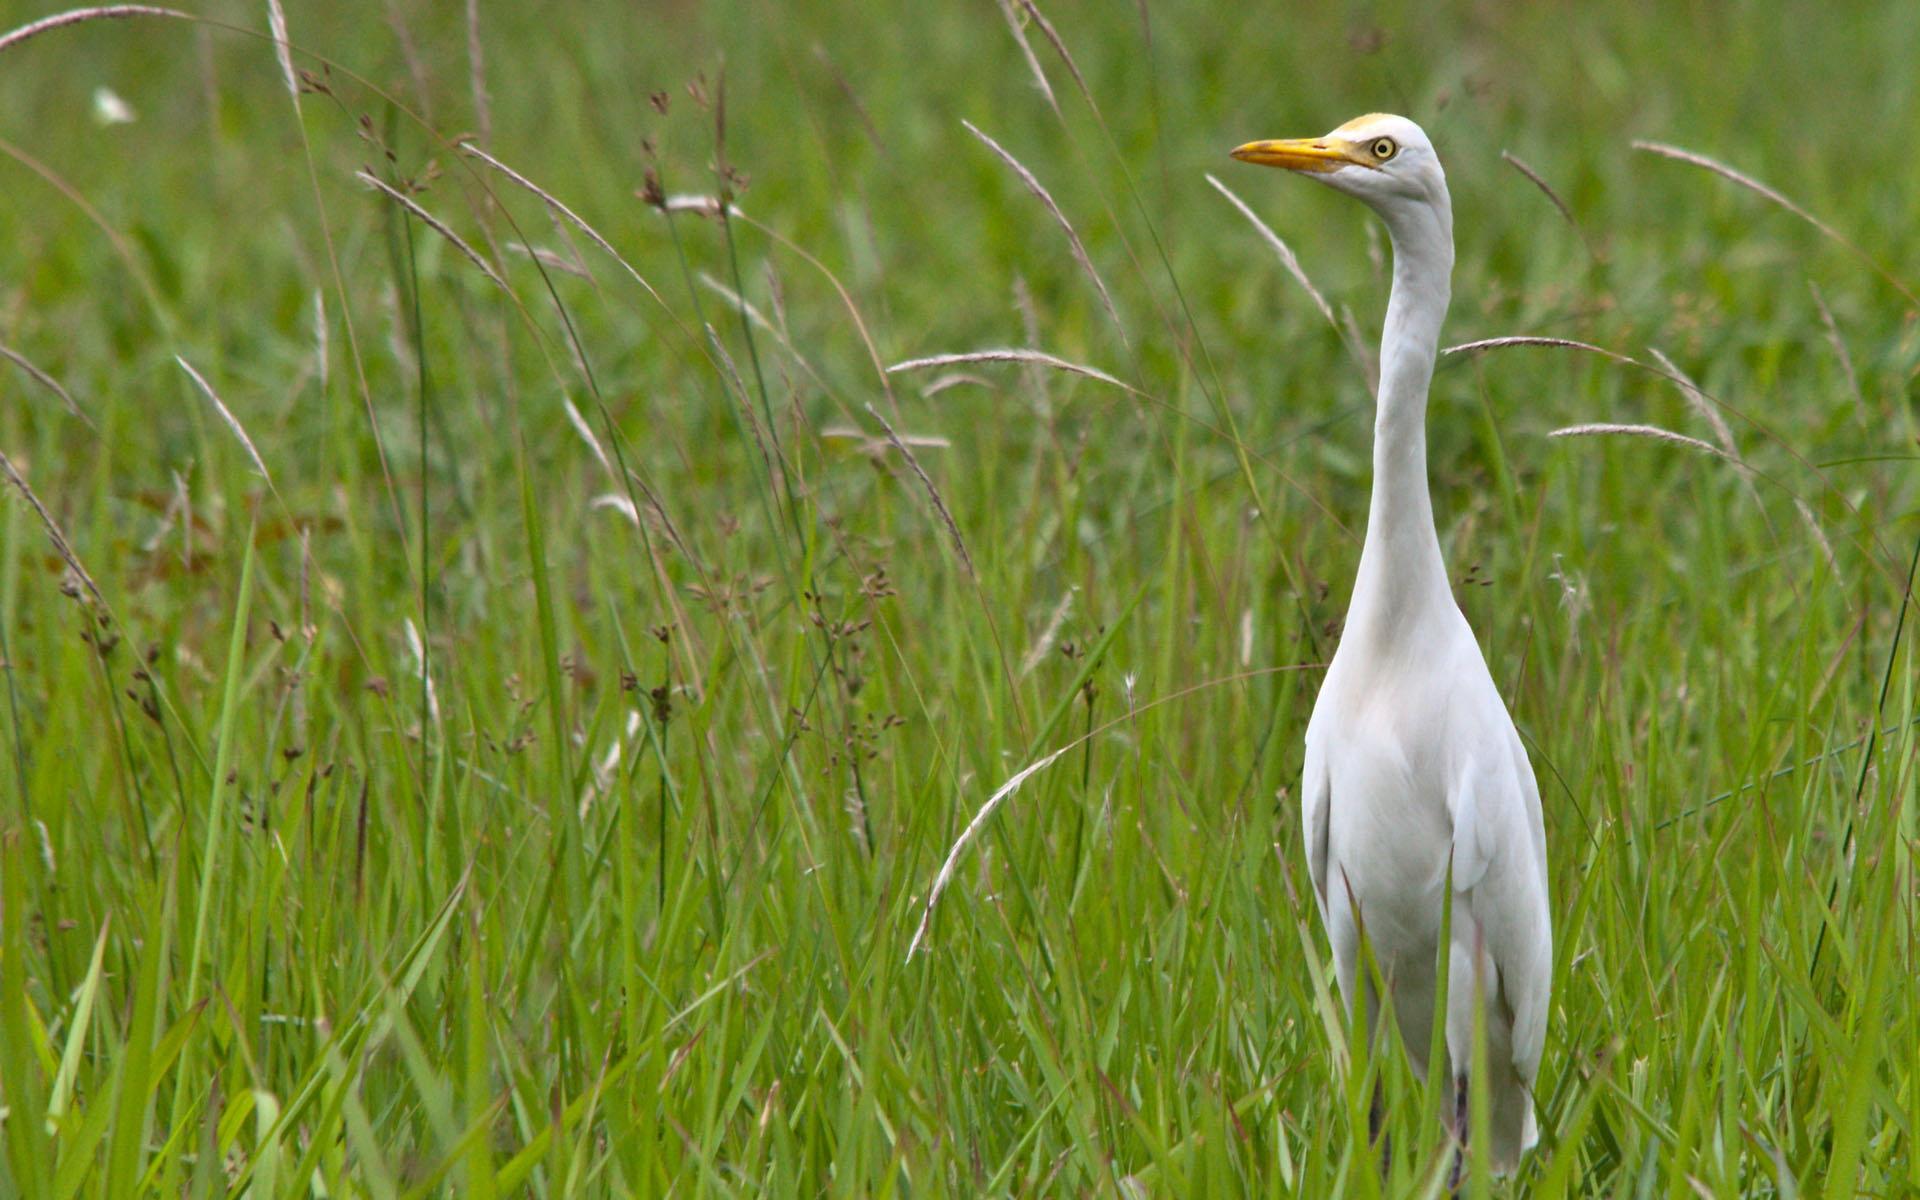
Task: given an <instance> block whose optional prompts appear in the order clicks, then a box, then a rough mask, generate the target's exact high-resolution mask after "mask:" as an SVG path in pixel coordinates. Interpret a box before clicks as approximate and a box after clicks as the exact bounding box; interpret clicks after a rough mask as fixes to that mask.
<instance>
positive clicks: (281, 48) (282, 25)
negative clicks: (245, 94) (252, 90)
mask: <svg viewBox="0 0 1920 1200" xmlns="http://www.w3.org/2000/svg"><path fill="white" fill-rule="evenodd" d="M267 31H268V33H270V34H271V35H272V36H273V57H274V58H275V60H277V61H278V62H279V64H280V79H281V81H282V82H283V83H285V84H286V85H287V95H289V96H292V97H293V99H294V103H296V104H298V103H299V102H300V76H299V73H298V72H296V71H295V70H294V69H293V50H292V45H293V43H292V42H291V41H289V40H288V38H287V14H286V10H285V9H282V8H281V7H280V0H267Z"/></svg>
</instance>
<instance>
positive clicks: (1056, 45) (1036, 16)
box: [1020, 0, 1099, 112]
mask: <svg viewBox="0 0 1920 1200" xmlns="http://www.w3.org/2000/svg"><path fill="white" fill-rule="evenodd" d="M1020 7H1021V8H1024V9H1026V10H1027V16H1029V17H1031V18H1032V19H1033V23H1034V24H1035V25H1038V26H1039V27H1040V32H1041V34H1042V35H1043V36H1045V38H1046V39H1047V41H1048V42H1049V43H1050V44H1051V45H1052V46H1053V52H1054V53H1055V54H1058V55H1059V56H1060V61H1061V62H1063V63H1065V64H1067V72H1068V73H1069V74H1071V75H1072V76H1073V82H1074V86H1076V87H1078V88H1079V89H1080V95H1081V96H1082V97H1083V98H1084V99H1085V100H1086V102H1087V107H1088V108H1091V109H1093V110H1094V111H1095V112H1098V111H1099V106H1098V105H1096V104H1095V103H1094V102H1093V89H1091V88H1089V87H1088V86H1087V80H1086V76H1084V75H1082V74H1080V67H1079V64H1077V63H1075V62H1074V61H1073V55H1071V54H1068V53H1067V43H1066V42H1065V41H1064V40H1062V39H1061V37H1060V34H1059V32H1058V31H1056V30H1055V29H1054V27H1053V22H1051V21H1049V20H1047V18H1046V17H1045V15H1043V14H1042V13H1041V11H1040V6H1039V5H1037V4H1035V3H1034V2H1033V0H1020Z"/></svg>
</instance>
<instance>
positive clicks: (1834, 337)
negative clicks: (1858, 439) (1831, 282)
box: [1807, 279, 1867, 425]
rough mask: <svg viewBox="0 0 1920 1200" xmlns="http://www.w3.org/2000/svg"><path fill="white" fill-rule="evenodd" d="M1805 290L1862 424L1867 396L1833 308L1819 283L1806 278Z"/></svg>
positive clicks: (1865, 417) (1864, 421) (1864, 418)
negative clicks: (1862, 389)
mask: <svg viewBox="0 0 1920 1200" xmlns="http://www.w3.org/2000/svg"><path fill="white" fill-rule="evenodd" d="M1807 290H1808V291H1809V292H1812V293H1813V306H1814V308H1816V309H1818V310H1819V312H1820V327H1821V328H1822V329H1824V330H1825V331H1826V334H1827V345H1829V346H1831V347H1833V355H1834V357H1835V358H1837V359H1839V360H1840V371H1841V373H1842V374H1843V375H1845V376H1846V378H1847V392H1848V394H1849V395H1851V396H1852V397H1853V411H1854V415H1855V416H1857V417H1858V418H1859V419H1860V423H1861V424H1862V425H1864V424H1866V420H1867V413H1866V408H1867V398H1866V397H1865V396H1864V395H1862V394H1861V392H1860V376H1859V375H1857V374H1855V373H1854V370H1853V355H1852V354H1849V353H1848V352H1847V343H1846V341H1845V339H1843V338H1842V337H1841V336H1840V326H1839V325H1838V324H1837V323H1836V322H1835V321H1834V319H1833V310H1832V309H1830V308H1828V307H1827V298H1826V296H1824V295H1822V294H1821V292H1820V285H1819V284H1817V283H1815V282H1814V281H1813V280H1811V279H1809V280H1807Z"/></svg>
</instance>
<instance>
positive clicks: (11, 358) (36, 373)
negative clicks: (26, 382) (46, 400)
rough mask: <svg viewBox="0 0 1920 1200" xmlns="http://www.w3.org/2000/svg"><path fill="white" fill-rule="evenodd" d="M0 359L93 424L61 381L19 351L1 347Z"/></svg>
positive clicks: (71, 411) (82, 418)
mask: <svg viewBox="0 0 1920 1200" xmlns="http://www.w3.org/2000/svg"><path fill="white" fill-rule="evenodd" d="M0 358H4V359H6V360H7V361H8V362H10V363H12V364H13V365H14V366H16V367H19V368H20V369H21V370H22V371H25V372H26V373H27V375H28V376H29V377H30V378H32V379H33V381H34V382H35V383H38V384H39V385H40V386H41V387H43V388H46V389H47V390H48V391H50V392H52V393H53V394H54V395H56V396H58V397H60V400H61V402H62V403H63V404H65V405H66V406H67V411H68V412H70V413H72V414H73V415H74V416H76V417H79V418H80V419H81V420H82V421H85V422H86V423H87V424H88V425H92V424H93V420H92V418H90V417H88V416H87V414H86V413H85V412H83V411H82V410H81V408H80V405H79V404H78V403H76V402H75V401H74V398H73V397H72V396H71V395H69V394H68V392H67V389H66V388H63V387H61V386H60V381H59V380H58V379H55V378H54V377H53V376H51V375H49V374H47V373H46V372H45V371H42V370H41V369H40V368H39V367H36V366H34V365H33V363H32V362H30V361H28V359H27V357H26V356H25V355H23V354H21V353H20V352H19V351H17V350H10V349H8V348H7V347H5V346H0Z"/></svg>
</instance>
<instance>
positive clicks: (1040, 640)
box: [1020, 587, 1079, 679]
mask: <svg viewBox="0 0 1920 1200" xmlns="http://www.w3.org/2000/svg"><path fill="white" fill-rule="evenodd" d="M1078 590H1079V589H1078V588H1073V587H1069V588H1068V589H1067V590H1066V591H1064V592H1062V593H1061V594H1060V603H1058V604H1056V605H1054V606H1053V615H1052V616H1050V617H1048V618H1047V624H1046V627H1045V628H1044V629H1042V630H1041V631H1040V636H1039V637H1037V638H1035V639H1034V640H1033V646H1032V647H1031V648H1030V649H1028V651H1027V653H1026V657H1024V658H1022V659H1021V660H1020V678H1022V679H1025V678H1026V677H1027V676H1029V675H1031V674H1033V669H1034V668H1035V667H1037V666H1039V665H1040V661H1041V660H1042V659H1044V658H1046V656H1047V652H1048V651H1049V650H1052V649H1053V643H1054V642H1055V641H1056V640H1058V638H1059V637H1060V627H1061V626H1062V625H1065V624H1066V622H1067V613H1068V612H1069V611H1070V610H1071V609H1072V608H1073V594H1074V592H1076V591H1078Z"/></svg>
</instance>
